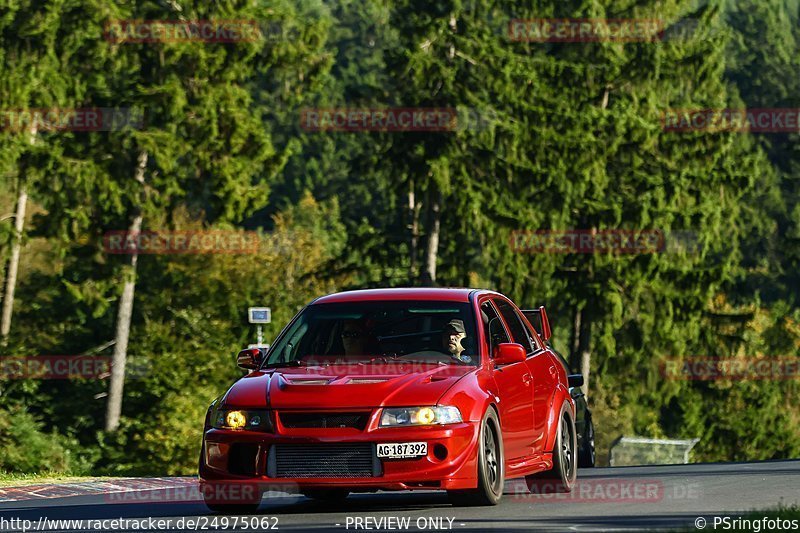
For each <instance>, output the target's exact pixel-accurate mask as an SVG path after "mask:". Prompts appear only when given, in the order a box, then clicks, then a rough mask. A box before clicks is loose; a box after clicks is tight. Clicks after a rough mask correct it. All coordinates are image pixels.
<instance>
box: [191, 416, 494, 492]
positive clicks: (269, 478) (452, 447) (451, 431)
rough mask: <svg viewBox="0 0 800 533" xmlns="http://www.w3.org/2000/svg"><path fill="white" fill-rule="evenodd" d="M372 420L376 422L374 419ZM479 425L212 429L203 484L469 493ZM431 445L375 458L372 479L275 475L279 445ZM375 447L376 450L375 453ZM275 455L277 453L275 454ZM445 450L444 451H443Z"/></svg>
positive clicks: (202, 470) (206, 439)
mask: <svg viewBox="0 0 800 533" xmlns="http://www.w3.org/2000/svg"><path fill="white" fill-rule="evenodd" d="M371 418H372V421H373V422H375V421H376V417H375V416H374V415H373V416H372V417H371ZM477 426H478V423H474V422H462V423H458V424H449V425H445V426H418V427H403V428H379V427H377V424H376V423H371V424H370V425H369V426H368V427H367V428H366V429H364V430H358V429H355V428H303V429H287V428H284V427H282V426H280V424H278V425H277V426H276V427H275V430H274V432H273V433H259V432H252V431H231V430H219V429H208V430H207V431H206V432H205V434H204V437H203V451H202V456H201V460H200V479H201V483H204V484H213V485H214V486H215V487H220V486H223V487H224V486H226V485H229V484H233V485H236V484H247V485H249V486H256V487H260V490H261V492H264V491H268V490H272V489H276V490H282V491H285V492H291V491H292V490H291V489H292V488H294V489H295V490H296V491H302V490H303V489H306V488H309V489H310V488H341V489H347V490H349V491H351V492H358V491H373V490H413V489H428V490H431V489H447V490H453V489H469V488H475V487H477V483H478V480H477V446H478V430H477ZM421 441H424V442H427V443H428V453H427V455H425V456H422V457H417V458H411V459H378V458H377V455H374V453H375V452H374V451H373V452H372V453H373V456H372V460H373V464H374V468H373V471H372V472H371V474H370V475H359V476H357V477H354V476H351V475H347V476H338V477H319V476H318V475H313V476H311V477H288V476H284V475H281V474H280V473H276V470H275V466H274V464H275V459H274V457H275V446H276V445H281V449H283V450H286V449H287V448H288V447H291V446H293V445H296V446H298V447H303V446H308V445H315V448H316V449H318V450H319V449H324V448H323V447H324V446H325V445H333V446H336V447H338V449H341V448H342V447H343V446H345V447H346V445H347V444H352V445H353V447H354V448H364V447H365V446H366V445H367V444H379V443H390V442H391V443H395V442H421ZM374 448H375V446H372V449H373V450H374ZM271 452H272V453H271ZM443 452H445V453H443Z"/></svg>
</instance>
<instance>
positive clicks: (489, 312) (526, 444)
mask: <svg viewBox="0 0 800 533" xmlns="http://www.w3.org/2000/svg"><path fill="white" fill-rule="evenodd" d="M480 310H481V319H482V320H483V327H484V333H485V335H486V345H487V346H488V349H489V357H492V352H493V350H494V347H495V346H497V345H498V344H500V343H503V342H511V340H510V337H509V335H508V331H507V329H506V325H505V324H504V322H503V320H502V319H501V318H500V316H499V314H498V312H497V309H496V308H495V307H494V305H492V303H491V300H487V301H485V302H483V303H482V304H481V306H480ZM493 376H494V381H495V383H496V384H497V389H498V396H500V401H499V402H498V405H497V407H498V409H499V411H500V421H501V424H502V427H503V444H504V446H503V447H504V448H505V452H506V455H505V456H506V459H507V460H514V459H518V458H521V457H527V456H529V455H531V452H532V449H533V448H532V446H533V440H534V436H533V410H532V409H531V396H532V394H533V393H532V392H531V376H530V372H529V371H528V367H527V365H526V363H525V361H520V362H518V363H513V364H510V365H503V366H499V367H495V369H494V371H493Z"/></svg>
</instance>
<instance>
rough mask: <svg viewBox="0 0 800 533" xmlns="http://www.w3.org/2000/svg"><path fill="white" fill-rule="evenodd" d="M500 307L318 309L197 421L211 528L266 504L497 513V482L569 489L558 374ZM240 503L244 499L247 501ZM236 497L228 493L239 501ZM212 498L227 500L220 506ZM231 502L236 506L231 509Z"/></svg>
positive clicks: (334, 302)
mask: <svg viewBox="0 0 800 533" xmlns="http://www.w3.org/2000/svg"><path fill="white" fill-rule="evenodd" d="M541 318H542V325H541V327H540V329H541V330H542V336H541V337H540V336H539V334H537V332H536V331H535V330H534V328H533V327H532V326H531V324H530V323H529V322H528V320H527V319H526V318H525V316H524V315H523V314H522V313H521V312H520V310H519V309H518V308H517V306H516V305H514V304H513V303H512V302H511V301H510V300H509V299H508V298H506V297H505V296H503V295H502V294H498V293H496V292H492V291H487V290H472V289H439V288H431V289H418V288H415V289H376V290H361V291H352V292H343V293H338V294H332V295H329V296H325V297H322V298H319V299H317V300H315V301H314V302H312V303H311V304H309V305H308V306H307V307H305V308H304V309H303V310H302V311H300V313H298V314H297V316H295V317H294V319H293V320H292V321H291V322H290V323H289V325H288V326H286V327H285V328H284V330H283V331H282V332H281V334H280V335H279V336H278V338H277V339H276V341H275V343H274V344H273V345H272V346H271V348H270V349H269V351H268V352H267V353H266V354H265V355H263V356H262V354H261V352H260V351H259V350H258V349H250V350H243V351H242V352H240V353H239V356H238V364H239V366H240V367H242V368H245V369H248V370H250V373H249V374H248V375H246V376H244V377H243V378H241V379H240V380H239V381H237V382H236V383H234V384H233V385H232V386H231V388H230V389H229V390H228V391H227V392H226V393H225V394H224V395H223V396H221V397H220V398H219V399H217V400H216V401H215V402H214V403H212V405H211V407H210V408H209V410H208V414H207V416H206V422H205V428H204V434H203V446H202V451H201V456H200V479H201V485H202V488H203V495H204V497H205V499H206V504H207V505H208V507H209V508H210V509H211V510H214V511H218V512H237V513H244V512H252V511H254V510H255V508H257V507H258V505H259V502H260V501H261V498H262V492H263V489H260V490H259V489H256V490H255V491H254V490H253V487H269V486H274V485H279V486H293V487H295V488H296V489H297V490H298V491H299V492H301V493H302V494H304V495H306V496H307V497H310V498H319V499H326V500H335V499H343V498H346V497H347V495H348V494H349V493H351V492H367V491H377V490H410V489H412V490H413V489H426V490H432V489H433V490H435V489H442V490H446V491H447V492H448V494H449V496H450V498H451V500H452V501H453V503H454V504H457V505H495V504H497V502H498V501H499V500H500V498H501V496H502V494H503V482H504V480H505V479H510V478H519V477H525V478H526V480H527V481H528V483H529V485H530V484H531V483H535V482H536V481H535V480H537V479H539V478H547V479H551V480H552V483H550V485H551V486H552V487H557V489H556V490H563V491H570V490H571V489H572V486H573V484H574V483H575V477H576V457H575V452H576V436H575V422H574V421H575V405H574V402H573V400H572V398H571V397H570V393H569V381H570V380H571V379H579V378H580V376H574V377H572V376H567V375H566V373H565V371H564V365H563V364H561V363H560V362H559V360H558V356H557V355H555V354H554V353H553V352H552V351H551V350H550V349H549V348H548V346H547V344H545V341H547V339H548V337H549V336H550V326H549V324H548V322H547V315H546V314H545V313H544V309H543V308H541ZM244 488H246V489H247V490H244ZM237 489H239V490H237ZM221 495H222V496H221ZM232 502H233V503H232Z"/></svg>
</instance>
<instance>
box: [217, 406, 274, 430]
mask: <svg viewBox="0 0 800 533" xmlns="http://www.w3.org/2000/svg"><path fill="white" fill-rule="evenodd" d="M214 427H215V428H216V429H243V430H249V431H272V420H271V419H270V417H269V411H262V410H258V411H254V410H251V409H219V410H217V412H216V415H215V418H214Z"/></svg>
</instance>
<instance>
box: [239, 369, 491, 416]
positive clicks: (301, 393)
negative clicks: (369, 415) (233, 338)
mask: <svg viewBox="0 0 800 533" xmlns="http://www.w3.org/2000/svg"><path fill="white" fill-rule="evenodd" d="M476 370H477V368H476V367H473V366H456V365H428V364H425V365H420V364H387V365H330V366H309V367H301V368H294V367H293V368H281V369H275V370H267V371H257V372H253V373H251V374H249V375H247V376H245V377H243V378H242V379H240V380H239V381H237V382H236V383H234V384H233V386H232V387H231V388H230V390H229V391H228V393H227V394H226V395H225V399H224V400H223V403H224V404H226V405H232V406H237V407H264V406H266V407H270V408H273V409H309V408H312V409H319V408H325V409H330V408H333V409H336V408H347V409H349V408H372V407H395V406H396V407H399V406H412V405H436V403H437V402H438V401H439V398H441V396H442V395H443V394H444V393H445V392H447V390H448V389H449V388H450V387H452V386H453V384H455V383H456V382H457V381H458V380H459V379H461V378H462V377H464V376H465V375H466V374H468V373H470V372H474V371H476Z"/></svg>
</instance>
